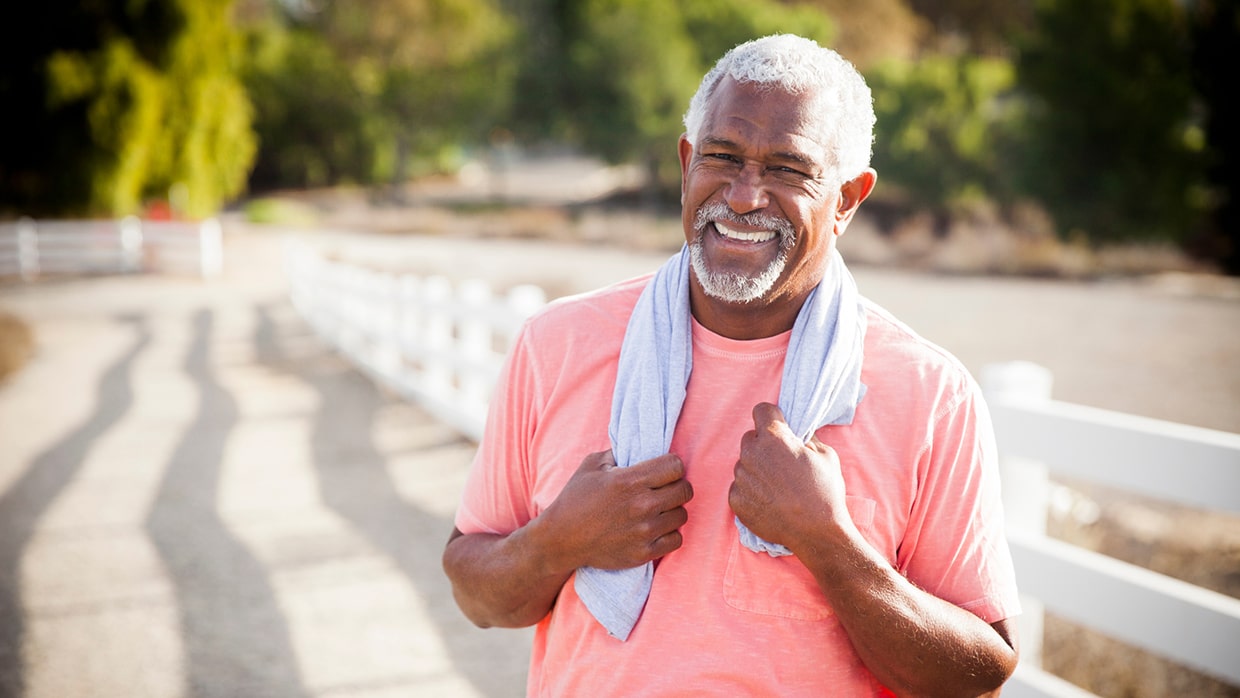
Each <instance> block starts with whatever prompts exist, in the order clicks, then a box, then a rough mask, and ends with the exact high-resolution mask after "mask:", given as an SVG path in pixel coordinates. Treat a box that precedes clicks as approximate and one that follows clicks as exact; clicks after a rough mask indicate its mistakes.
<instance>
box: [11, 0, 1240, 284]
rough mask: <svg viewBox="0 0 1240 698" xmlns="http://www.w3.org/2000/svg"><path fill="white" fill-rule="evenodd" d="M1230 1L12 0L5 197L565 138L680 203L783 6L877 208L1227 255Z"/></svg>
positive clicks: (339, 178) (305, 171)
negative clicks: (713, 82)
mask: <svg viewBox="0 0 1240 698" xmlns="http://www.w3.org/2000/svg"><path fill="white" fill-rule="evenodd" d="M1238 12H1240V10H1237V3H1236V2H1235V1H1234V0H1088V1H1087V2H1072V1H1069V0H1039V1H1036V2H1035V1H1034V0H1008V1H1006V2H983V1H981V0H872V1H870V2H850V1H848V0H674V1H659V2H656V1H654V0H357V1H354V2H333V1H332V0H181V1H176V0H132V1H127V2H119V1H117V2H84V1H83V2H66V1H64V0H53V1H50V2H39V3H10V4H8V6H7V7H6V8H5V9H4V10H3V16H4V20H5V21H4V24H5V25H6V26H8V27H11V28H13V29H14V36H13V37H12V38H11V40H9V41H6V42H5V44H4V46H3V47H0V65H2V66H3V71H4V72H3V77H2V78H0V103H3V104H4V109H3V120H4V124H5V128H6V130H7V132H8V134H9V135H8V137H6V138H4V139H2V140H0V213H3V214H4V215H7V216H9V217H14V216H18V215H28V216H36V217H48V216H122V215H127V214H134V213H137V214H146V215H162V214H164V213H167V212H170V213H171V214H172V215H176V216H185V217H203V216H209V215H212V214H214V213H216V212H217V211H219V210H221V209H222V208H224V207H228V206H236V205H237V204H238V202H240V201H242V200H244V199H252V198H254V197H259V196H261V195H263V194H264V193H269V192H273V191H282V190H288V189H301V188H321V187H335V186H341V185H346V186H352V187H363V188H366V189H368V190H369V191H371V192H372V197H373V200H376V201H379V202H382V201H383V200H384V199H387V200H388V202H389V203H392V202H399V201H400V200H401V197H402V196H403V195H404V194H405V191H404V185H405V184H406V183H408V182H409V181H411V180H412V179H414V178H418V177H426V176H428V175H444V174H447V175H453V174H458V173H460V172H461V171H462V168H464V167H466V166H467V165H468V164H469V163H471V162H473V163H478V162H481V163H488V164H499V165H501V166H502V164H503V161H504V160H505V159H506V158H509V159H510V158H512V157H515V156H516V155H517V154H519V153H522V152H528V151H529V150H530V149H546V148H549V147H552V148H572V149H573V150H574V151H575V152H578V153H581V154H583V155H586V156H591V157H597V158H601V159H604V160H605V161H607V162H609V163H613V164H621V163H623V164H627V165H630V166H633V167H635V168H638V169H637V175H638V177H637V179H636V180H635V181H636V184H635V191H633V192H630V193H631V194H632V195H633V196H634V197H635V198H634V200H633V202H634V203H637V204H640V205H642V206H646V207H659V206H663V207H666V206H668V205H674V204H675V203H676V192H677V186H678V177H679V173H678V169H677V166H676V157H675V147H674V143H675V140H676V137H677V136H678V135H679V133H680V131H681V123H680V119H681V116H682V113H683V111H684V108H685V105H686V104H687V102H688V98H689V96H690V95H691V94H692V92H693V91H694V89H695V88H696V86H697V82H698V80H699V79H700V77H701V75H702V74H703V73H704V72H705V70H706V69H707V68H708V67H709V66H710V65H711V64H712V63H713V61H714V60H715V59H716V58H717V57H718V56H720V55H721V54H722V53H723V52H725V51H726V50H727V49H728V48H730V47H731V46H733V45H735V44H737V43H739V42H741V41H744V40H747V39H750V38H754V37H757V36H762V35H765V34H770V33H774V32H779V31H790V32H795V33H799V34H802V35H805V36H808V37H811V38H814V39H816V40H818V41H819V42H820V43H822V44H825V45H828V46H832V47H835V48H837V49H838V50H839V51H841V52H842V53H843V54H844V55H845V56H846V57H848V58H849V59H851V60H852V61H853V62H854V63H855V64H856V65H857V66H858V68H860V69H861V71H862V72H863V73H864V74H865V76H866V78H867V80H868V81H869V82H870V84H871V86H872V87H873V90H874V97H875V106H876V108H877V112H878V126H877V138H876V144H875V153H874V165H875V167H876V168H877V169H878V170H879V173H880V187H879V189H878V191H877V192H876V195H875V198H874V199H872V200H871V202H870V203H869V204H868V205H867V209H868V212H869V213H870V214H872V215H878V216H880V217H881V225H880V226H879V230H880V231H881V232H883V233H884V234H893V235H895V234H898V233H899V232H900V231H901V230H903V229H904V227H907V226H904V225H902V224H905V223H909V222H913V223H914V224H915V225H914V227H917V228H927V229H928V230H929V231H930V232H931V234H932V235H933V236H934V238H935V239H938V240H942V239H946V238H948V237H949V236H950V235H951V234H952V233H953V232H954V231H960V230H963V229H972V230H974V231H977V230H983V231H986V232H987V233H993V232H995V231H998V230H1002V231H1005V232H1006V233H1008V234H1009V235H1010V236H1012V237H1013V238H1014V240H1015V242H1013V243H1012V247H1011V251H1012V254H1006V255H1004V259H1002V260H993V259H992V260H981V261H978V262H975V264H983V266H984V267H986V269H984V270H985V271H1031V272H1037V273H1073V274H1086V273H1091V272H1092V271H1094V269H1093V267H1095V266H1096V265H1105V264H1107V263H1108V262H1110V264H1111V265H1112V266H1120V267H1123V266H1124V265H1128V266H1129V267H1131V266H1134V265H1136V266H1141V265H1145V266H1149V265H1155V264H1162V265H1167V264H1173V265H1179V266H1181V267H1184V266H1186V265H1187V266H1192V267H1194V268H1204V269H1209V270H1212V271H1222V272H1226V273H1231V274H1236V273H1240V245H1238V244H1237V236H1240V224H1237V215H1238V214H1237V210H1238V207H1240V201H1238V195H1237V194H1236V192H1237V189H1238V186H1240V185H1238V182H1240V176H1238V175H1237V167H1240V165H1238V164H1237V163H1240V158H1238V157H1237V156H1236V153H1237V148H1238V147H1240V146H1237V144H1236V143H1237V138H1238V136H1237V134H1236V129H1235V124H1236V123H1240V118H1238V117H1237V114H1236V111H1235V110H1236V109H1237V108H1238V107H1237V106H1236V102H1235V100H1233V99H1230V94H1229V93H1230V92H1231V91H1234V87H1235V79H1234V68H1233V65H1234V64H1235V60H1234V59H1235V58H1236V53H1237V49H1236V45H1237V34H1238V33H1240V28H1238V27H1240V20H1238V19H1237V16H1238V15H1237V13H1238ZM497 193H500V194H502V191H498V192H497ZM264 214H265V215H270V214H271V210H270V207H269V208H268V210H267V211H266V212H264V213H259V214H257V215H264ZM1121 245H1122V246H1127V247H1128V249H1129V253H1128V254H1126V255H1121V254H1114V253H1113V251H1114V248H1115V247H1116V246H1121ZM1134 245H1136V246H1138V247H1139V248H1140V249H1142V250H1143V251H1144V255H1141V254H1134V253H1132V252H1131V250H1132V249H1133V246H1134ZM1108 251H1111V252H1112V253H1111V254H1108ZM1155 252H1161V253H1163V256H1162V258H1161V261H1157V259H1156V258H1157V257H1158V255H1157V254H1155ZM1060 253H1062V256H1063V257H1064V259H1062V260H1056V259H1055V257H1056V256H1057V255H1058V254H1060ZM1121 271H1122V270H1121Z"/></svg>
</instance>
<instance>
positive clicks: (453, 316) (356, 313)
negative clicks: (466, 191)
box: [285, 244, 546, 440]
mask: <svg viewBox="0 0 1240 698" xmlns="http://www.w3.org/2000/svg"><path fill="white" fill-rule="evenodd" d="M285 259H286V265H287V271H288V275H289V284H290V293H291V297H292V302H293V305H294V307H296V308H297V310H298V312H299V313H301V315H302V316H303V317H305V318H306V320H307V321H308V322H309V323H310V325H311V326H312V327H314V329H315V331H316V332H318V334H319V335H321V336H322V337H324V338H325V339H327V340H328V341H329V342H331V343H332V344H333V345H334V346H335V347H336V348H337V349H338V350H339V351H340V352H341V353H342V354H344V355H345V356H347V357H348V358H349V359H351V360H352V361H353V362H354V363H355V364H357V365H358V366H359V367H361V368H362V369H364V370H365V371H366V372H367V373H369V374H370V375H371V376H372V377H373V378H374V379H375V380H376V381H378V382H380V383H382V384H383V385H385V386H387V387H389V388H391V389H393V390H395V391H397V392H398V393H400V394H401V395H403V396H405V397H406V398H408V399H410V400H414V401H416V402H418V403H420V404H422V405H424V406H426V407H427V408H428V409H429V410H431V411H432V412H434V413H435V414H436V415H437V416H438V417H440V418H441V419H443V420H444V421H445V422H447V423H448V424H450V425H452V426H453V427H455V428H456V429H458V430H459V431H461V432H462V433H464V434H465V435H467V436H469V437H470V438H473V439H475V440H476V439H478V438H480V437H481V436H482V427H483V424H484V422H485V421H486V408H487V402H488V401H489V399H490V394H491V387H492V386H493V385H494V384H495V381H496V379H497V377H498V376H499V372H500V369H501V368H502V366H503V361H504V355H505V353H506V351H507V347H508V345H509V344H510V343H511V340H512V338H513V336H514V335H515V334H516V332H517V330H519V329H520V327H521V323H522V322H524V320H525V319H526V318H527V317H529V316H530V315H531V314H533V313H534V311H536V310H538V309H539V308H540V307H542V306H543V304H544V303H546V297H545V295H544V294H543V291H542V289H541V288H538V287H536V286H518V287H516V288H513V289H511V290H510V291H509V292H508V293H507V294H506V295H504V296H502V297H497V296H495V295H494V294H493V293H492V291H491V289H490V288H489V287H488V286H487V285H486V284H485V283H484V282H481V281H466V282H464V283H461V284H458V285H455V286H454V285H453V284H452V282H450V281H449V280H448V279H447V278H444V277H441V276H432V277H429V278H420V277H417V276H414V275H411V274H392V273H387V272H381V271H374V270H370V269H364V268H361V267H357V266H351V265H348V264H341V263H339V262H333V261H330V260H327V259H324V258H323V257H322V256H320V255H319V254H318V253H317V252H315V251H313V250H312V249H311V248H309V247H305V246H298V245H295V244H290V245H289V247H288V250H287V254H286V257H285Z"/></svg>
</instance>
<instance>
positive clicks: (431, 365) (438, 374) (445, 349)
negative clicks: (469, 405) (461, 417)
mask: <svg viewBox="0 0 1240 698" xmlns="http://www.w3.org/2000/svg"><path fill="white" fill-rule="evenodd" d="M422 294H423V295H422V299H423V306H422V349H423V352H424V353H423V354H422V367H423V377H424V379H425V382H424V383H423V385H424V386H425V388H426V391H427V392H429V393H431V394H432V395H434V396H435V397H438V398H441V399H444V400H451V399H452V388H453V381H452V356H451V352H452V327H453V308H452V282H450V281H448V279H447V278H446V277H443V276H432V277H430V278H428V279H426V280H425V281H424V282H423V286H422Z"/></svg>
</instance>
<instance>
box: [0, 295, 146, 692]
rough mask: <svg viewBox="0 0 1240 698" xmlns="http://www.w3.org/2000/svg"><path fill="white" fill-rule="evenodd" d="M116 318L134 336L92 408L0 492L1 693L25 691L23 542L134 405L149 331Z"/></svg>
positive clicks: (136, 320)
mask: <svg viewBox="0 0 1240 698" xmlns="http://www.w3.org/2000/svg"><path fill="white" fill-rule="evenodd" d="M117 321H118V322H120V323H122V324H125V325H128V326H129V327H130V329H131V331H132V332H133V340H132V343H131V344H130V347H129V350H128V351H126V352H125V353H124V354H123V355H121V357H120V358H119V359H117V360H116V362H115V363H114V364H112V365H111V366H110V367H108V369H107V371H105V372H104V373H103V375H102V377H101V378H100V379H99V390H98V393H97V396H96V398H95V411H94V413H93V414H91V415H90V417H88V418H87V419H86V421H85V422H83V423H82V424H81V425H80V426H78V427H77V428H75V429H74V430H73V431H71V432H69V434H68V436H66V437H65V438H63V439H61V440H60V441H59V442H57V443H56V444H54V445H53V446H52V447H51V448H49V449H47V450H46V451H44V452H43V453H41V454H39V455H38V456H37V457H36V458H35V459H34V460H33V461H31V463H30V467H29V468H28V469H27V470H26V472H25V474H23V475H22V476H21V478H20V479H18V480H17V481H16V482H14V483H13V486H12V487H10V488H9V489H8V491H6V492H5V493H4V494H3V495H0V696H6V697H11V698H18V697H19V696H21V695H23V694H24V693H25V672H24V667H23V665H22V643H23V641H24V639H25V635H26V618H25V611H24V609H23V608H22V592H21V560H22V555H23V553H24V552H25V550H26V546H27V545H28V544H29V542H30V538H31V537H32V536H33V535H34V531H35V528H36V527H37V526H38V523H39V519H40V518H41V517H42V516H43V514H44V513H45V512H46V511H47V509H48V507H50V506H51V504H52V502H53V501H54V500H55V499H56V497H57V496H59V495H60V493H61V492H63V491H64V489H65V488H66V487H67V486H68V485H69V483H70V482H72V481H73V478H74V477H76V476H77V474H78V471H80V470H81V468H82V464H83V463H84V462H85V460H86V456H87V454H89V453H90V449H91V447H92V446H93V445H94V443H95V441H97V440H98V439H99V438H100V437H102V436H103V435H104V434H106V433H107V432H108V430H109V429H111V428H112V427H113V426H115V425H116V423H117V422H119V421H120V420H121V418H122V417H124V416H125V413H126V412H128V411H129V409H130V407H132V406H133V386H132V385H131V377H130V374H131V372H132V371H133V365H134V362H135V361H136V360H137V359H138V357H139V356H140V355H141V354H142V352H143V351H144V350H146V348H147V345H149V344H150V341H151V333H150V330H149V329H148V328H147V324H146V320H145V318H143V317H140V316H136V315H125V316H121V317H119V318H117ZM70 397H72V396H66V399H68V398H70Z"/></svg>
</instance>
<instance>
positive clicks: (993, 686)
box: [729, 403, 1017, 696]
mask: <svg viewBox="0 0 1240 698" xmlns="http://www.w3.org/2000/svg"><path fill="white" fill-rule="evenodd" d="M754 425H755V430H754V431H752V432H749V433H747V434H746V435H745V437H744V438H743V440H742V443H741V457H740V460H739V461H738V462H737V465H736V479H735V481H734V483H733V485H732V490H731V492H730V493H729V503H730V505H731V506H732V509H733V511H734V512H735V513H736V515H737V516H738V517H739V518H740V519H741V521H742V522H744V523H745V525H746V526H748V527H749V528H750V530H752V531H753V532H754V533H755V534H756V535H758V536H760V537H762V538H764V539H766V540H768V541H771V542H773V543H782V544H783V545H785V546H787V547H788V548H789V549H790V550H791V551H792V552H793V553H794V554H795V555H796V556H797V558H798V559H799V560H800V561H801V562H802V563H803V564H804V565H805V566H806V567H807V568H808V569H809V570H810V572H811V573H813V575H814V578H815V579H816V580H817V582H818V586H819V587H820V588H821V589H822V592H823V594H824V595H825V596H826V597H827V601H828V603H830V604H831V607H832V609H833V610H834V612H835V614H836V616H837V617H838V619H839V621H840V623H841V625H842V626H843V628H844V630H845V631H846V632H847V633H848V637H849V639H850V640H851V641H852V644H853V647H854V648H855V649H856V650H857V654H858V655H860V657H861V659H862V661H864V662H865V664H866V666H867V667H868V668H869V669H870V671H871V672H872V673H873V674H874V675H875V676H876V677H877V678H878V680H879V681H881V682H882V683H883V684H884V685H886V686H887V687H889V688H891V689H892V690H893V691H895V692H896V693H897V694H899V695H916V696H938V695H943V696H978V695H986V694H990V693H992V692H995V691H997V690H998V689H999V688H1000V687H1001V686H1002V684H1003V683H1004V681H1006V680H1007V678H1008V677H1009V676H1011V673H1012V671H1013V670H1015V668H1016V659H1017V650H1016V647H1015V628H1014V624H1013V623H1012V621H1010V620H1008V621H1000V622H997V623H995V624H994V625H993V626H992V625H988V624H987V623H986V622H985V621H983V620H982V619H980V618H978V617H977V616H975V615H973V614H972V613H970V612H968V611H966V610H964V609H962V608H959V607H958V606H955V605H953V604H951V603H949V602H947V601H944V600H943V599H940V598H938V597H936V596H934V595H932V594H930V593H928V592H926V591H924V590H922V589H919V588H918V587H917V586H916V585H914V584H913V583H912V582H910V581H909V580H908V579H906V578H905V577H904V576H903V575H902V574H900V573H899V572H898V571H897V570H896V569H894V568H893V567H892V566H891V564H890V563H888V562H887V560H886V559H885V558H884V557H883V556H882V555H881V554H880V553H879V552H878V551H877V550H875V549H874V547H873V546H871V545H870V544H869V543H868V542H867V541H866V540H865V538H864V537H862V535H861V533H860V532H859V531H858V530H857V528H856V526H855V525H854V524H853V521H852V518H851V517H850V516H849V514H848V509H847V507H846V506H845V504H844V480H843V477H842V475H841V472H840V465H839V460H838V458H837V457H836V454H835V452H834V450H832V449H831V448H830V447H828V446H826V445H824V444H822V443H821V442H819V441H818V440H817V439H812V440H811V441H810V442H809V443H808V444H802V443H801V442H800V440H799V439H798V438H797V437H796V435H795V434H793V433H792V430H791V429H790V428H789V427H788V425H787V423H786V422H785V421H784V417H783V414H782V413H781V412H780V411H779V408H778V407H776V406H775V405H771V404H768V403H763V404H760V405H758V406H757V407H755V408H754ZM823 512H826V515H824V513H823Z"/></svg>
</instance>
